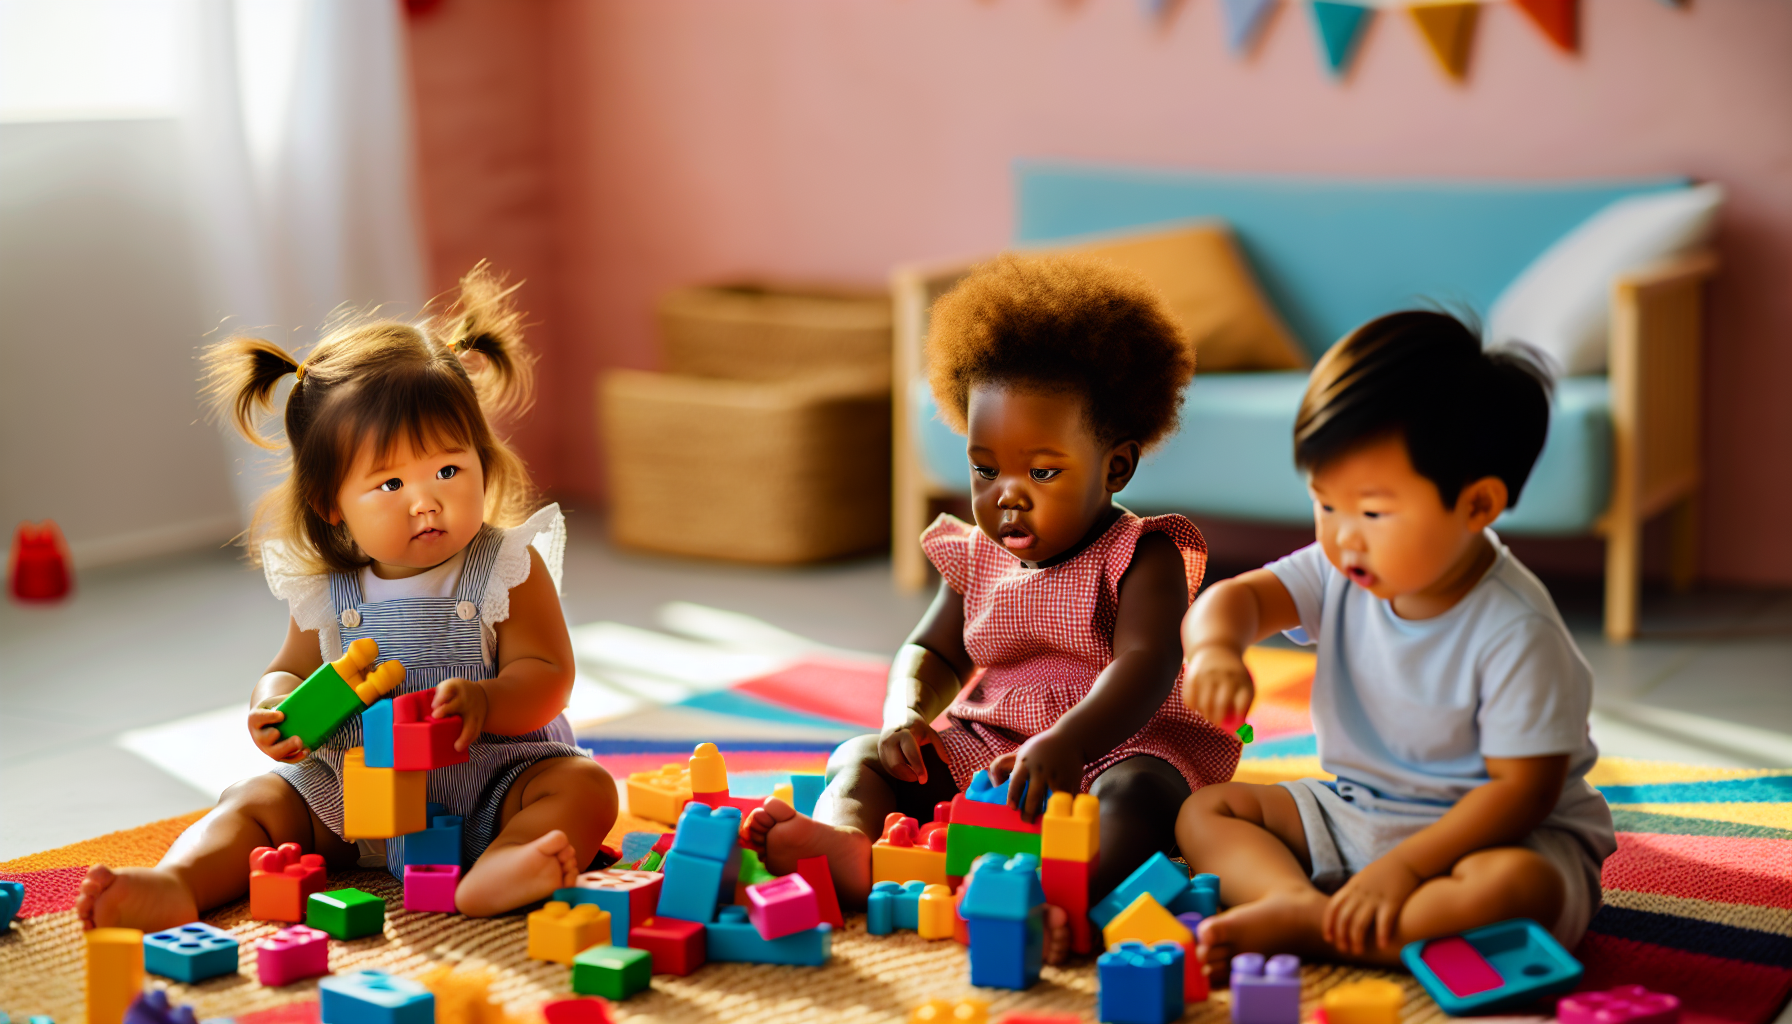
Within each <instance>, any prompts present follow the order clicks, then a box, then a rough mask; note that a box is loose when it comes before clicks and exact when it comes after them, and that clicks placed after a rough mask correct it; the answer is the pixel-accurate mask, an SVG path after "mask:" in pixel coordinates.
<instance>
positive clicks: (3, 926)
mask: <svg viewBox="0 0 1792 1024" xmlns="http://www.w3.org/2000/svg"><path fill="white" fill-rule="evenodd" d="M24 905H25V883H24V882H0V933H5V932H9V931H11V930H12V920H13V918H15V917H18V916H19V908H20V907H23V906H24Z"/></svg>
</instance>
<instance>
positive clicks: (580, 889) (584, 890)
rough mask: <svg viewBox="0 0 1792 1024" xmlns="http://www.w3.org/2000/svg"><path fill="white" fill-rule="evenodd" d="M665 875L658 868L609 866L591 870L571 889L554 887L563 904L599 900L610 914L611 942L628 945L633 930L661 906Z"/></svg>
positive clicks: (581, 876)
mask: <svg viewBox="0 0 1792 1024" xmlns="http://www.w3.org/2000/svg"><path fill="white" fill-rule="evenodd" d="M664 877H665V876H663V875H661V874H660V873H659V872H657V871H634V870H630V869H627V868H606V869H604V870H602V871H587V872H585V873H584V874H582V875H580V876H579V877H578V879H577V881H576V882H574V884H573V885H572V886H570V887H569V888H565V889H556V890H554V899H556V900H559V901H560V902H562V903H575V904H576V903H595V904H596V905H598V906H599V907H602V908H603V910H604V911H605V913H607V914H609V915H610V941H611V942H612V943H614V944H615V945H618V946H626V945H628V936H629V932H631V931H633V930H634V927H635V926H636V925H638V924H640V923H642V922H644V921H646V920H647V919H648V918H650V917H652V916H653V915H654V913H655V911H656V910H657V909H658V908H659V903H660V885H661V880H662V879H663V878H664Z"/></svg>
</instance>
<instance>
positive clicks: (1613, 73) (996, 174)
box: [419, 0, 1792, 583]
mask: <svg viewBox="0 0 1792 1024" xmlns="http://www.w3.org/2000/svg"><path fill="white" fill-rule="evenodd" d="M494 9H495V2H494V0H446V5H445V7H444V9H443V10H442V11H441V12H440V13H439V14H438V15H436V16H434V17H437V18H439V19H440V21H441V22H442V24H441V25H438V26H431V27H428V31H431V32H441V33H442V34H447V33H448V32H449V31H451V30H450V29H449V28H448V26H449V25H451V24H453V23H457V22H465V23H473V22H479V23H480V24H483V25H487V26H488V27H487V28H485V29H479V30H468V31H462V32H461V33H460V36H461V38H462V40H463V41H464V42H465V43H468V44H472V43H478V44H480V45H482V46H483V45H486V44H487V41H488V40H489V38H490V36H491V35H492V34H493V33H501V32H503V31H505V30H504V28H503V26H501V25H497V24H495V22H494V17H493V14H492V12H493V11H494ZM505 9H506V10H518V9H519V8H517V7H510V8H505ZM520 10H521V11H522V12H526V13H519V14H517V15H514V16H513V17H515V19H516V20H517V21H518V22H519V24H521V23H527V25H528V28H527V29H526V32H528V33H533V34H534V35H535V38H537V39H539V40H541V41H542V44H543V45H544V46H545V51H544V54H543V55H541V58H540V59H539V60H536V59H529V60H523V59H522V55H521V51H520V50H516V51H515V52H513V48H512V47H510V46H509V45H508V44H505V46H504V47H502V48H501V50H502V55H503V57H504V59H506V60H516V61H517V63H516V65H515V69H514V74H515V75H516V76H517V77H518V78H519V79H522V80H526V81H528V82H530V83H533V82H535V81H536V80H537V78H538V77H539V75H540V74H541V69H542V68H543V67H544V66H545V68H546V74H547V76H548V86H547V100H546V111H547V121H546V128H545V134H546V136H548V138H549V139H550V140H551V148H550V158H549V167H550V171H551V175H552V207H551V210H552V213H551V217H552V220H551V240H550V241H549V242H546V243H539V244H543V245H551V246H552V247H554V248H553V253H552V254H551V255H552V258H553V259H554V260H555V262H553V263H552V264H551V265H552V266H553V267H554V271H555V277H554V281H555V286H556V289H557V291H556V295H555V297H554V300H553V302H552V305H551V307H547V306H537V307H533V308H537V309H541V310H544V311H546V310H548V309H549V308H551V313H548V314H546V315H549V316H550V317H551V323H552V326H553V331H554V333H553V337H552V345H553V346H554V349H553V354H552V357H551V358H552V361H553V363H554V366H555V368H556V370H557V371H558V375H557V379H556V380H555V381H554V383H553V388H554V390H553V392H552V395H551V396H550V397H551V402H550V403H548V404H546V405H544V409H543V417H544V421H545V420H546V419H551V420H552V423H553V426H554V431H555V433H556V435H557V436H555V438H554V439H553V443H554V447H553V448H551V449H544V450H551V451H552V453H553V454H552V456H551V458H552V460H553V461H552V464H551V468H550V470H549V472H548V473H546V474H545V476H546V477H547V478H548V479H549V480H550V481H551V482H552V483H553V484H554V485H555V486H556V487H557V488H558V489H560V490H562V491H563V492H567V493H573V494H577V495H580V496H585V497H590V498H596V497H598V496H599V495H600V493H601V479H602V466H601V462H600V457H599V452H598V447H597V440H596V437H595V434H594V431H593V428H592V423H593V412H592V408H591V394H592V388H593V382H594V380H595V377H596V375H597V373H598V372H599V371H600V370H601V369H603V368H604V367H609V366H650V365H652V364H653V363H654V361H655V354H654V342H653V333H652V321H651V302H652V298H653V296H654V295H655V293H657V292H658V291H659V290H661V289H662V288H665V287H667V286H670V285H673V284H678V283H683V282H688V281H691V280H694V279H701V278H707V277H715V276H721V275H727V274H730V273H737V272H761V273H771V274H786V275H793V276H801V277H805V278H815V277H830V278H836V279H842V280H851V281H877V280H880V279H882V277H883V276H884V274H885V271H886V270H887V268H888V267H889V266H890V264H891V263H893V262H896V261H899V260H903V259H909V258H915V257H926V256H938V255H943V254H952V253H959V252H980V251H987V250H990V249H993V248H995V247H997V246H999V245H1001V244H1002V242H1003V241H1004V240H1005V239H1006V238H1007V237H1008V235H1009V231H1010V220H1011V215H1010V205H1011V194H1010V188H1009V167H1010V163H1011V161H1013V160H1014V159H1015V158H1017V157H1039V156H1044V157H1070V158H1078V159H1088V160H1101V161H1110V162H1120V163H1136V164H1151V165H1160V166H1168V167H1181V168H1198V169H1209V170H1226V171H1262V172H1277V173H1305V174H1328V175H1341V176H1354V175H1361V176H1382V175H1400V176H1436V177H1510V178H1562V177H1577V176H1603V175H1629V174H1649V173H1663V172H1679V173H1690V174H1694V175H1698V176H1700V177H1708V178H1712V179H1715V180H1718V181H1721V182H1723V183H1725V184H1726V185H1727V186H1729V187H1730V190H1731V196H1732V199H1733V202H1732V205H1731V207H1730V210H1729V213H1728V215H1727V217H1726V221H1725V224H1724V236H1723V242H1722V248H1723V255H1724V259H1725V264H1726V269H1725V272H1724V276H1723V278H1722V279H1721V281H1720V282H1719V283H1718V285H1717V287H1716V290H1715V292H1714V295H1713V301H1714V307H1715V313H1714V316H1713V332H1712V339H1711V348H1710V354H1709V358H1708V363H1707V365H1708V371H1709V394H1710V397H1711V407H1712V408H1711V414H1710V429H1709V434H1708V444H1707V450H1708V455H1709V466H1710V472H1709V480H1708V483H1707V491H1706V493H1707V496H1708V498H1709V501H1708V505H1707V518H1706V553H1705V567H1706V570H1707V573H1708V574H1709V575H1710V576H1712V577H1714V578H1723V579H1729V580H1739V581H1760V582H1777V583H1787V582H1792V530H1787V529H1785V528H1784V527H1783V526H1782V525H1781V524H1782V522H1783V521H1784V519H1785V514H1784V511H1783V510H1784V509H1786V508H1787V507H1792V473H1788V472H1786V467H1787V466H1788V465H1792V402H1787V401H1785V400H1784V399H1783V394H1784V391H1785V388H1786V385H1787V383H1788V382H1792V289H1789V288H1788V287H1787V283H1788V281H1789V279H1792V99H1789V97H1792V61H1789V60H1787V59H1786V54H1787V53H1789V52H1792V6H1789V5H1787V4H1785V3H1783V2H1781V0H1697V2H1696V3H1695V4H1694V5H1693V7H1692V8H1691V9H1690V10H1684V11H1683V10H1675V9H1672V8H1670V7H1668V6H1666V5H1663V4H1657V3H1643V2H1641V0H1586V2H1585V4H1584V22H1583V35H1584V39H1585V44H1586V45H1585V49H1584V52H1583V53H1582V54H1581V55H1580V56H1579V57H1567V56H1564V55H1561V54H1559V53H1558V52H1556V51H1555V50H1553V49H1552V48H1551V47H1550V45H1549V44H1548V43H1547V42H1546V41H1545V40H1544V39H1543V38H1542V37H1541V36H1540V35H1539V34H1538V33H1536V32H1535V31H1534V30H1533V29H1532V28H1531V27H1530V25H1529V24H1528V23H1527V22H1525V21H1524V20H1523V18H1522V15H1520V14H1519V13H1517V12H1516V11H1515V10H1513V9H1512V8H1510V7H1507V6H1504V5H1498V4H1494V5H1489V6H1487V7H1485V8H1484V14H1483V17H1482V19H1481V31H1480V38H1479V39H1478V41H1477V44H1476V49H1475V63H1474V66H1473V68H1472V72H1471V74H1472V77H1471V79H1470V81H1469V83H1468V84H1467V85H1466V86H1455V85H1452V84H1450V83H1449V82H1448V81H1446V80H1445V79H1444V78H1443V77H1442V75H1441V73H1440V72H1439V71H1438V70H1437V69H1436V67H1435V66H1434V64H1433V62H1432V58H1431V57H1430V55H1429V53H1428V52H1426V51H1425V49H1424V46H1423V43H1422V42H1421V40H1420V39H1419V37H1418V35H1417V33H1416V30H1415V29H1414V28H1413V27H1412V26H1411V25H1410V23H1408V22H1407V20H1406V19H1405V16H1404V15H1401V14H1398V13H1390V14H1387V15H1384V16H1383V17H1381V18H1380V19H1379V20H1378V22H1377V23H1376V24H1375V25H1374V26H1372V28H1371V30H1370V32H1369V34H1368V36H1367V37H1366V38H1365V40H1364V43H1363V47H1362V52H1361V57H1360V60H1359V62H1358V64H1357V66H1356V69H1355V71H1354V72H1353V74H1352V75H1351V76H1350V78H1349V79H1348V80H1347V81H1345V82H1344V83H1342V84H1338V83H1335V82H1332V81H1330V80H1329V79H1328V78H1327V76H1326V75H1325V74H1324V73H1323V72H1322V71H1321V68H1320V63H1319V60H1318V58H1317V56H1316V53H1315V50H1314V40H1313V35H1312V32H1311V30H1310V28H1309V26H1308V25H1307V24H1306V17H1305V14H1304V12H1303V10H1302V9H1301V7H1299V6H1293V5H1285V6H1284V9H1283V10H1282V12H1281V13H1280V14H1279V15H1278V16H1277V17H1276V19H1275V22H1274V23H1273V24H1272V25H1271V26H1270V30H1269V33H1268V35H1267V38H1266V40H1265V43H1264V45H1263V46H1262V47H1261V49H1260V50H1259V52H1257V53H1255V54H1254V55H1252V56H1251V57H1250V58H1249V59H1247V60H1237V59H1234V58H1232V57H1231V56H1229V55H1228V54H1227V53H1226V51H1225V47H1224V42H1223V38H1222V35H1221V29H1220V14H1219V10H1218V3H1217V0H1184V2H1182V3H1180V4H1178V5H1176V7H1175V8H1174V10H1173V14H1172V17H1171V18H1170V19H1169V20H1168V21H1167V22H1166V23H1163V24H1156V25H1154V24H1151V23H1148V22H1147V21H1146V19H1145V18H1144V17H1143V16H1142V15H1141V13H1140V9H1139V5H1138V4H1136V3H1133V2H1130V0H1081V2H1078V0H851V2H828V0H754V2H753V3H736V2H728V0H602V2H599V0H546V7H545V8H543V7H541V6H540V4H539V3H530V4H523V5H520ZM544 10H545V19H546V20H545V23H539V22H538V19H540V18H541V17H542V12H543V11H544ZM496 20H498V21H501V20H502V19H496ZM424 29H425V26H422V25H420V26H419V35H420V36H421V35H422V33H423V31H424ZM523 32H525V30H524V29H521V28H519V29H517V33H518V34H522V33H523ZM530 56H531V57H533V56H534V55H530ZM460 59H462V60H466V59H468V54H467V53H465V52H463V53H462V56H461V58H460ZM423 74H424V71H423V70H422V69H420V71H419V75H420V83H421V76H422V75H423ZM503 88H504V89H505V90H510V91H520V92H527V91H529V90H532V89H534V88H535V86H534V85H533V84H530V85H529V86H528V87H527V88H524V87H523V86H520V85H517V84H515V83H509V84H506V85H504V86H503ZM420 96H421V98H422V100H423V103H424V105H425V106H426V107H428V106H431V105H439V104H441V103H442V102H443V100H442V99H440V98H437V97H434V96H432V95H430V90H429V87H428V86H427V85H426V84H420ZM519 98H520V97H519ZM507 116H508V117H510V118H513V119H514V121H515V122H516V123H517V124H527V125H529V126H532V128H531V130H541V129H540V125H539V123H538V121H537V120H536V118H535V116H534V115H533V114H531V113H527V112H511V113H510V114H509V115H507ZM426 148H427V146H426ZM461 159H469V158H467V157H465V156H464V155H463V156H462V157H461ZM531 180H533V179H531ZM507 181H508V179H506V178H499V179H497V180H495V181H493V182H490V183H485V184H482V183H481V182H479V181H478V180H477V175H472V174H469V175H467V176H466V180H465V182H464V184H465V187H467V188H469V189H480V188H484V189H487V190H488V191H494V190H495V191H496V192H498V193H502V194H508V192H506V191H505V189H506V187H507V186H506V182H507ZM429 192H430V196H431V207H432V209H435V210H438V211H440V216H441V217H442V218H444V219H446V220H449V221H452V222H454V223H457V224H460V225H461V228H458V229H456V230H464V231H465V232H466V233H467V235H468V236H469V237H477V235H478V232H477V230H475V227H476V225H475V224H474V223H473V221H474V220H475V219H476V218H473V217H469V216H467V214H466V211H464V210H458V209H456V210H450V209H447V207H459V206H461V205H462V197H461V196H459V195H458V194H456V193H455V192H453V191H451V190H444V189H442V188H440V187H432V188H431V189H430V190H429ZM530 194H531V195H534V193H533V192H531V193H530ZM470 205H471V206H473V207H477V208H480V209H481V210H482V212H481V213H480V214H479V216H481V217H486V218H488V219H489V220H490V223H491V226H492V228H493V230H494V231H495V233H496V235H495V237H496V236H503V237H512V238H519V239H520V235H519V234H518V233H517V231H516V229H515V227H514V225H516V224H519V223H528V224H537V223H538V220H536V219H533V218H536V217H537V213H538V210H537V208H536V207H535V206H534V205H532V204H530V205H528V208H527V210H526V211H522V212H518V211H515V210H510V209H506V208H503V204H501V203H498V202H494V201H493V200H491V199H490V198H485V199H481V200H477V201H475V202H473V203H471V204H470ZM531 230H534V229H531ZM524 233H525V234H526V233H527V232H524ZM530 237H531V238H535V237H536V236H535V235H530ZM437 252H438V256H441V254H442V253H443V252H444V248H443V246H440V245H438V247H437ZM530 258H534V259H537V260H539V259H541V258H542V257H540V256H536V257H530ZM535 265H539V263H537V264H535Z"/></svg>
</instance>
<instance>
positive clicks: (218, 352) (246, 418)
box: [203, 336, 300, 449]
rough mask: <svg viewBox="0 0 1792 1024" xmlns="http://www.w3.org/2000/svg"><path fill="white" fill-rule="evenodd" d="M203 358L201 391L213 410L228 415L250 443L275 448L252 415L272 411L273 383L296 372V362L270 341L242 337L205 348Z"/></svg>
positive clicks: (275, 445)
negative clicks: (203, 377)
mask: <svg viewBox="0 0 1792 1024" xmlns="http://www.w3.org/2000/svg"><path fill="white" fill-rule="evenodd" d="M203 358H204V362H205V389H204V390H205V395H206V398H207V399H208V401H209V403H210V405H211V407H212V409H213V411H214V412H215V413H216V414H217V415H218V416H220V417H228V418H229V420H230V422H231V424H232V425H233V426H235V427H236V429H237V431H238V432H239V433H241V434H242V435H243V437H245V438H247V439H248V440H249V441H250V442H251V443H253V444H256V445H260V446H261V447H263V448H268V449H274V448H278V447H279V445H278V444H276V443H275V442H273V441H270V440H268V439H267V438H266V437H265V436H263V435H262V433H261V430H260V429H259V428H258V427H257V426H256V425H255V418H256V414H257V413H258V412H262V413H266V412H270V411H272V410H273V408H274V386H275V385H276V384H278V383H280V378H281V377H284V376H286V375H287V374H289V373H297V372H298V370H299V365H300V364H299V361H298V360H297V359H294V358H293V357H292V356H291V355H289V354H288V353H287V351H286V350H285V349H283V348H281V347H280V346H278V345H276V344H274V343H273V342H271V341H265V340H263V339H261V338H246V337H242V336H237V337H232V338H227V339H225V340H224V341H221V342H219V343H218V344H216V345H213V346H211V347H210V348H207V349H206V350H205V355H204V357H203Z"/></svg>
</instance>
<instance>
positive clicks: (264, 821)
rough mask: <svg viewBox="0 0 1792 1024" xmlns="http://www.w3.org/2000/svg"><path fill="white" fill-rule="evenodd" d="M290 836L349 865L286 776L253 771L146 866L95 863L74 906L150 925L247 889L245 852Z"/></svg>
mask: <svg viewBox="0 0 1792 1024" xmlns="http://www.w3.org/2000/svg"><path fill="white" fill-rule="evenodd" d="M282 843H297V844H298V845H299V848H300V849H301V850H303V851H305V852H306V853H321V854H323V855H324V860H325V861H326V862H327V863H328V864H329V866H330V867H333V868H342V867H350V866H353V865H354V863H355V860H356V857H355V847H354V845H353V844H351V843H345V842H343V841H342V840H341V839H338V838H337V837H336V835H335V834H334V833H332V832H331V831H330V830H329V828H328V827H326V826H325V825H324V823H323V822H322V821H320V820H319V819H318V817H317V815H315V814H313V813H311V808H310V807H308V806H307V805H306V804H305V798H304V797H302V796H300V795H299V792H298V790H296V789H293V788H292V786H291V785H290V784H288V783H287V781H286V780H285V779H282V778H281V777H280V776H278V775H275V774H273V773H271V772H270V773H268V774H266V775H257V776H254V777H253V778H248V779H244V780H243V781H241V782H239V783H237V784H236V785H234V786H231V787H230V788H229V789H227V790H225V791H224V793H223V795H222V796H220V797H219V798H218V806H216V807H214V808H212V810H211V813H209V814H207V815H206V816H205V817H203V818H201V819H199V820H198V821H197V822H194V823H193V826H192V827H191V828H189V829H187V830H186V831H185V832H182V833H181V834H180V837H179V838H177V839H176V840H175V841H174V845H173V846H171V847H170V848H169V849H168V853H167V854H166V855H165V856H164V857H163V858H162V861H161V863H159V864H157V865H156V866H155V867H153V868H108V867H106V866H105V865H103V864H100V865H95V866H94V867H93V868H91V869H90V870H89V871H88V872H87V877H86V878H85V879H83V880H82V882H81V892H80V895H79V896H78V897H77V898H76V899H75V911H76V913H78V914H79V915H80V917H81V926H82V927H83V928H105V927H112V926H122V927H126V928H139V929H142V930H144V931H156V930H159V929H162V928H172V927H174V926H176V925H182V924H187V923H188V922H191V921H196V920H198V919H199V915H200V913H201V912H203V911H206V910H210V909H211V908H212V907H215V906H218V905H220V904H223V903H228V902H230V901H231V900H234V899H237V898H239V897H241V896H242V895H243V894H244V893H245V892H248V891H249V854H250V853H251V852H252V851H254V849H255V848H256V847H258V846H279V845H280V844H282Z"/></svg>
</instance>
